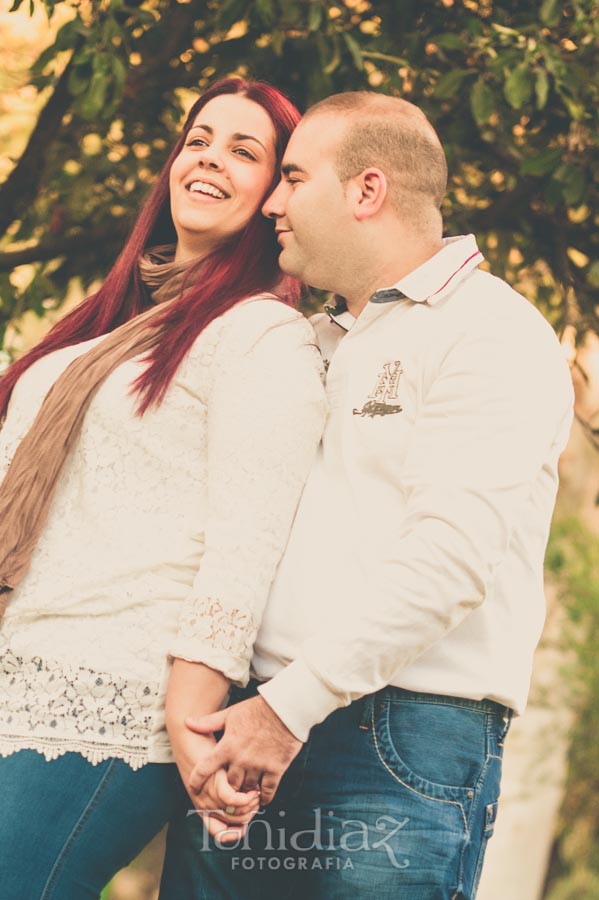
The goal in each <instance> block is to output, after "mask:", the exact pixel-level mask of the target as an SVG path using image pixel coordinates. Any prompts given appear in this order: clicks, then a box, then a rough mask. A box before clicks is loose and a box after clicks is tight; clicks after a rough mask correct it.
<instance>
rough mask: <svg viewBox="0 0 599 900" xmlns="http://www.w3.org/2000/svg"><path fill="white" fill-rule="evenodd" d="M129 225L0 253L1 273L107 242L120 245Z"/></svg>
mask: <svg viewBox="0 0 599 900" xmlns="http://www.w3.org/2000/svg"><path fill="white" fill-rule="evenodd" d="M129 224H130V223H129V222H125V221H123V222H119V221H117V222H111V223H110V224H109V225H103V226H101V227H99V228H97V229H96V230H95V231H75V232H72V233H71V234H63V235H59V236H57V237H53V238H48V240H46V241H44V242H42V243H41V244H36V246H35V247H25V248H24V249H23V250H9V251H8V252H4V253H0V272H10V271H11V270H12V269H14V268H15V267H16V266H24V265H26V264H28V263H35V262H46V261H47V260H49V259H56V258H57V257H59V256H68V255H69V254H71V253H75V252H77V251H79V250H83V249H85V250H89V249H90V248H92V247H93V246H94V244H98V243H100V244H101V243H104V242H106V241H110V243H113V242H114V243H118V242H120V241H122V240H123V239H124V238H125V236H126V234H127V232H128V228H129Z"/></svg>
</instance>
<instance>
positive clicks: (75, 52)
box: [0, 0, 599, 900]
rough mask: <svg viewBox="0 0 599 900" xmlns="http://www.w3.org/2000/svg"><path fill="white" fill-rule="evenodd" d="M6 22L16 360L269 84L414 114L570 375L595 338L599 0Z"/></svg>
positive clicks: (588, 673)
mask: <svg viewBox="0 0 599 900" xmlns="http://www.w3.org/2000/svg"><path fill="white" fill-rule="evenodd" d="M24 14H31V15H32V16H33V18H31V19H27V18H26V16H25V15H24ZM17 17H18V21H19V22H20V23H21V24H20V28H21V30H20V31H19V30H18V29H13V28H12V22H13V21H16V20H17ZM23 23H25V25H23ZM27 23H29V24H27ZM0 24H1V25H2V27H3V30H4V33H5V34H6V35H8V34H10V36H11V37H10V40H9V41H8V40H7V41H5V44H4V46H3V62H2V66H1V68H0V112H1V113H2V119H1V120H0V155H1V156H2V160H1V161H0V348H2V347H3V348H4V353H5V357H6V360H8V359H10V358H11V357H12V356H13V355H15V354H17V353H18V352H20V351H21V350H22V348H23V344H24V341H26V340H29V339H31V334H32V329H31V320H32V317H33V318H39V320H40V323H42V327H46V323H47V321H48V320H50V319H52V317H53V316H55V315H56V314H57V311H58V310H59V309H60V307H61V305H62V304H63V303H64V302H65V300H66V301H67V302H72V299H73V296H74V295H75V296H77V297H80V296H81V292H82V291H83V292H85V291H86V290H87V289H88V288H89V286H90V285H92V284H93V283H94V282H96V281H97V280H98V279H101V278H102V277H103V276H104V275H105V274H106V272H107V271H108V269H109V267H110V265H111V263H112V262H113V261H114V259H115V257H116V255H117V254H118V252H119V250H120V247H121V246H122V242H123V239H124V237H125V236H126V234H127V231H128V229H129V227H130V225H131V222H132V220H133V219H134V217H135V215H136V212H137V210H138V209H139V206H140V204H141V203H142V202H143V199H144V197H145V196H146V195H147V193H148V191H149V188H150V186H151V184H152V181H153V179H154V177H155V174H156V173H157V171H158V170H159V169H160V168H161V166H162V164H163V162H164V160H165V158H166V156H167V154H168V151H169V148H170V147H171V146H172V143H173V142H174V139H175V136H176V133H177V129H178V127H179V126H180V124H181V120H182V116H183V113H184V110H185V109H186V108H188V107H189V105H190V103H191V101H192V99H193V97H194V96H195V94H196V93H197V92H198V91H201V90H202V88H204V87H205V86H206V85H207V84H209V83H210V82H211V81H212V80H213V79H215V78H217V77H220V76H223V75H226V74H232V73H238V74H242V75H250V76H251V77H255V78H265V79H267V80H270V81H272V82H274V83H275V84H277V85H278V86H279V87H281V88H282V89H283V90H285V91H286V92H287V93H288V94H289V96H290V97H291V98H292V99H293V100H294V101H295V102H296V104H297V105H298V106H299V107H300V108H301V109H303V108H305V107H306V106H308V105H309V104H311V103H312V102H314V101H316V100H318V99H320V98H321V97H323V96H325V95H327V94H329V93H332V92H336V91H341V90H348V89H359V88H369V89H372V90H378V91H384V92H387V93H392V94H397V95H400V96H403V97H405V98H406V99H408V100H412V101H413V102H415V103H417V104H419V105H420V106H421V107H422V108H423V109H424V111H425V112H426V113H427V115H428V116H429V117H430V119H431V120H432V122H433V124H434V125H435V127H436V128H437V130H438V131H439V133H440V135H441V138H442V140H443V143H444V146H445V148H446V152H447V156H448V162H449V169H450V185H449V191H448V194H447V198H446V200H445V207H444V213H445V219H446V230H447V233H448V234H457V233H461V232H464V231H474V232H475V233H476V234H477V236H478V237H479V241H480V243H481V245H482V247H483V249H484V251H485V254H486V256H487V259H488V260H489V264H490V267H491V269H492V270H493V271H494V272H495V273H496V274H498V275H500V276H503V277H505V278H507V279H508V280H509V281H510V282H511V283H512V284H513V285H514V286H515V287H516V288H517V289H519V290H520V291H521V292H522V293H524V294H525V295H526V296H527V297H529V299H531V300H532V301H533V302H534V303H536V304H537V305H538V306H539V307H540V308H541V310H542V311H543V313H544V314H545V315H546V316H547V318H548V319H549V320H550V321H551V322H552V324H553V325H554V327H555V328H556V329H557V330H558V332H560V334H562V336H563V337H564V339H565V341H566V344H567V345H568V346H569V348H570V350H569V352H570V356H571V359H572V362H573V365H574V366H575V367H576V366H577V365H578V363H579V362H580V359H579V357H578V356H577V353H578V348H583V347H584V346H585V342H586V341H587V339H588V335H589V332H595V333H597V332H599V306H598V304H599V228H598V226H599V204H598V202H597V200H598V192H599V127H598V126H599V6H598V5H597V4H596V2H594V0H569V2H558V0H333V2H331V0H192V2H177V0H14V3H13V5H12V11H11V12H9V5H8V2H7V0H0ZM28 28H29V30H30V31H31V32H32V33H33V32H34V33H35V35H36V37H35V40H34V41H33V42H32V41H31V40H30V39H29V38H28V33H27V29H28ZM36 336H37V333H36ZM506 364H508V361H506ZM531 364H534V362H531ZM578 377H579V381H581V382H582V383H584V381H585V379H586V377H587V376H586V374H585V371H584V365H583V364H582V363H581V364H579V365H578ZM581 422H582V424H581V427H582V428H583V429H584V431H585V433H586V436H587V437H588V438H590V440H591V441H592V442H595V443H598V442H599V427H598V426H599V416H597V412H596V409H595V408H594V407H592V406H591V407H589V405H588V404H587V408H586V412H585V415H584V416H583V417H581ZM592 477H594V476H592ZM577 528H578V526H576V525H571V524H570V525H568V527H567V528H566V531H565V532H563V531H560V530H558V531H556V532H555V535H554V538H553V543H552V549H551V550H550V556H549V562H550V565H551V567H552V570H553V571H554V572H555V573H556V575H557V577H558V578H559V579H561V583H562V585H563V590H564V597H565V598H566V597H567V598H568V600H567V601H566V599H565V600H564V602H567V603H568V609H569V611H570V618H571V621H572V622H573V623H574V625H575V626H576V627H575V631H574V633H575V634H576V642H577V648H578V650H579V659H580V668H579V669H578V670H577V672H578V674H577V675H576V677H575V678H574V679H573V684H575V685H576V691H577V693H576V697H577V701H576V702H577V703H578V705H579V709H580V717H579V721H580V728H579V735H578V740H577V742H576V743H575V745H574V750H573V758H572V773H573V774H572V778H573V779H574V781H573V782H572V784H574V785H575V786H576V785H577V787H575V788H573V789H571V790H569V792H568V802H567V804H566V807H565V808H564V816H563V823H562V831H561V833H560V835H559V836H558V839H557V843H556V849H555V853H554V859H553V866H552V870H551V874H550V881H549V883H548V886H547V896H550V897H552V898H553V900H566V898H570V897H572V898H574V897H576V898H577V900H591V898H599V863H598V862H597V858H598V857H599V854H598V853H597V847H598V845H599V826H598V823H599V810H598V808H597V803H596V802H595V801H593V800H592V799H591V798H592V796H596V794H594V795H593V787H595V788H596V787H597V786H599V762H598V761H597V754H596V752H595V751H596V746H597V743H595V742H599V735H598V734H597V713H596V708H597V706H596V696H597V694H599V684H598V682H599V671H598V670H597V667H596V665H595V667H593V664H592V659H593V654H592V651H591V649H590V645H589V644H588V643H585V641H587V637H580V634H581V632H580V628H579V624H580V622H582V623H583V625H584V627H583V629H582V634H583V635H588V634H589V633H590V634H593V633H594V631H595V628H596V625H597V624H599V611H598V608H599V598H598V597H597V593H596V591H595V593H593V591H592V590H590V589H588V590H587V589H586V588H585V585H587V586H588V584H589V583H593V582H594V580H596V578H597V563H596V559H597V556H596V555H595V554H596V552H597V543H596V537H595V536H594V535H593V534H588V533H585V532H582V531H580V530H577ZM568 529H569V530H568ZM581 573H582V574H581ZM581 673H582V674H581ZM593 710H595V712H593ZM581 823H583V824H581ZM581 873H582V874H581ZM581 879H582V880H581ZM585 879H586V880H585ZM583 882H584V884H585V885H586V887H580V885H582V884H583ZM589 885H590V886H589ZM593 885H594V887H593ZM552 891H553V893H552Z"/></svg>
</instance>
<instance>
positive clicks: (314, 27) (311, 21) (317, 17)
mask: <svg viewBox="0 0 599 900" xmlns="http://www.w3.org/2000/svg"><path fill="white" fill-rule="evenodd" d="M322 14H323V8H322V3H320V0H317V2H315V3H314V2H313V3H310V10H309V12H308V31H318V29H319V28H320V23H321V22H322Z"/></svg>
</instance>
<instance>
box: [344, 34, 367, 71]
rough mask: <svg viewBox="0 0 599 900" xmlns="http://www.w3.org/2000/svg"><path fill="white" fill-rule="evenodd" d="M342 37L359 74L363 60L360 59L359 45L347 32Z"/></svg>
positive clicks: (362, 66) (362, 67)
mask: <svg viewBox="0 0 599 900" xmlns="http://www.w3.org/2000/svg"><path fill="white" fill-rule="evenodd" d="M343 37H344V39H345V43H346V44H347V49H348V50H349V52H350V53H351V56H352V59H353V61H354V65H355V67H356V69H358V71H360V72H361V71H362V70H363V69H364V60H363V59H362V53H361V51H360V45H359V44H358V42H357V41H356V39H355V38H353V37H352V36H351V34H349V33H348V32H347V31H346V32H344V34H343Z"/></svg>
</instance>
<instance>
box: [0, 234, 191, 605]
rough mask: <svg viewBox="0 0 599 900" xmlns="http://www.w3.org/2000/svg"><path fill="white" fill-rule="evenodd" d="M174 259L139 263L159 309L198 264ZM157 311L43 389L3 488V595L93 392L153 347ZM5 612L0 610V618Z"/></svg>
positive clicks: (167, 253) (16, 578)
mask: <svg viewBox="0 0 599 900" xmlns="http://www.w3.org/2000/svg"><path fill="white" fill-rule="evenodd" d="M173 254H174V248H173V247H171V246H161V247H155V248H154V249H153V250H151V251H149V252H148V253H147V254H145V255H144V256H143V257H142V258H141V260H140V263H139V270H140V275H141V277H142V280H143V281H144V282H145V284H147V285H148V287H149V288H150V292H151V294H152V299H153V301H154V302H155V303H157V304H163V303H167V302H169V301H171V300H174V299H175V298H176V297H178V296H179V295H180V293H181V290H182V288H183V287H184V281H185V277H186V274H187V272H188V271H189V270H190V268H191V267H192V266H194V265H196V264H197V263H198V262H199V260H192V261H191V262H189V261H188V262H186V263H175V262H173ZM162 309H163V308H161V306H152V307H151V308H150V309H148V310H146V311H145V312H143V313H140V314H139V315H138V316H136V317H135V318H134V319H131V320H130V321H129V322H126V323H125V324H124V325H121V326H120V327H119V328H116V329H115V330H114V331H112V332H111V333H110V334H109V335H108V336H107V337H105V338H103V339H102V340H101V341H100V342H99V343H98V344H97V345H96V346H94V347H93V348H92V349H91V350H88V351H87V352H86V353H84V354H83V355H82V356H79V357H78V358H77V359H75V360H74V361H73V362H72V363H71V364H70V365H69V366H67V368H66V369H65V371H64V372H63V373H62V375H60V377H59V378H57V380H56V381H55V382H54V385H53V386H52V387H51V388H50V390H49V391H48V393H47V395H46V398H45V400H44V402H43V403H42V405H41V407H40V410H39V412H38V414H37V416H36V418H35V420H34V422H33V425H32V426H31V428H30V429H29V431H28V432H27V434H26V435H25V437H24V438H23V439H22V441H21V443H20V444H19V446H18V448H17V451H16V453H15V455H14V457H13V459H12V461H11V463H10V467H9V469H8V472H7V473H6V475H5V477H4V479H3V481H2V484H1V485H0V594H5V595H8V593H9V592H10V591H11V590H12V589H13V588H15V587H16V586H17V584H18V583H19V582H20V581H21V579H22V578H23V577H24V575H25V573H26V572H27V570H28V568H29V564H30V562H31V555H32V553H33V551H34V549H35V546H36V544H37V542H38V540H39V537H40V534H41V532H42V529H43V527H44V525H45V523H46V520H47V518H48V512H49V509H50V504H51V502H52V497H53V496H54V491H55V490H56V485H57V483H58V479H59V477H60V473H61V471H62V467H63V465H64V463H65V460H66V458H67V456H68V454H69V452H70V450H71V448H72V447H73V444H74V443H75V441H76V440H77V436H78V435H79V432H80V430H81V424H82V422H83V418H84V416H85V413H86V411H87V409H88V407H89V405H90V403H91V401H92V399H93V397H94V394H95V393H96V391H97V390H98V388H99V387H100V386H101V385H102V383H103V382H104V380H105V379H106V378H107V377H108V376H109V375H110V373H111V372H113V371H114V369H115V368H116V367H117V366H119V365H120V364H121V363H123V362H125V361H126V360H128V359H131V358H132V357H134V356H138V355H140V354H143V353H147V352H149V351H150V350H151V349H152V348H153V347H154V346H155V345H156V343H157V341H158V340H159V338H160V336H161V335H162V328H161V327H160V326H158V325H157V324H156V323H155V322H153V321H152V320H153V319H154V318H155V317H157V314H158V313H160V312H162ZM2 599H4V600H5V601H6V596H5V597H4V598H2ZM2 612H3V610H2V608H0V616H1V615H2Z"/></svg>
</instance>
